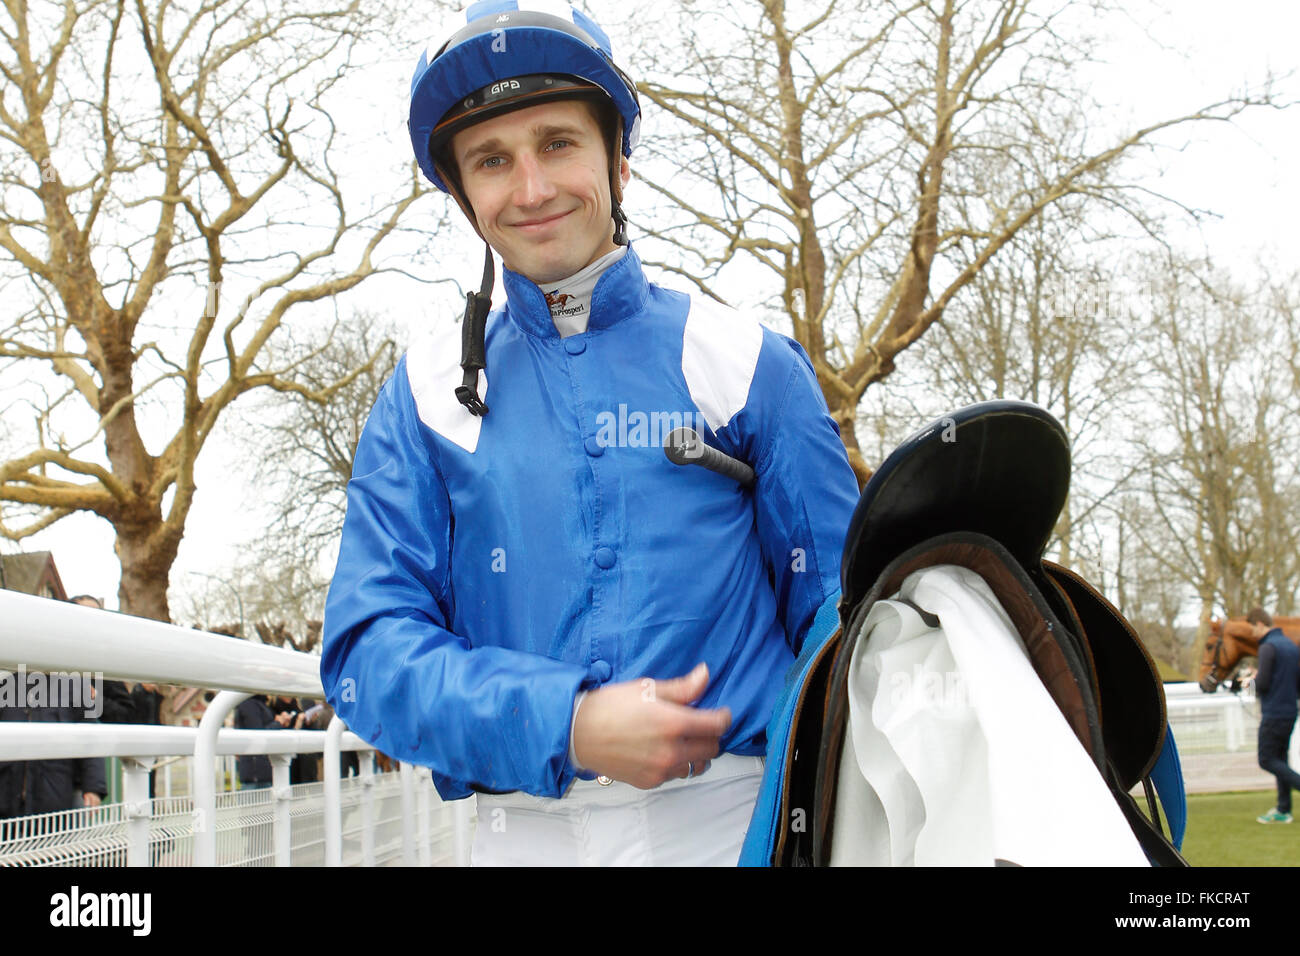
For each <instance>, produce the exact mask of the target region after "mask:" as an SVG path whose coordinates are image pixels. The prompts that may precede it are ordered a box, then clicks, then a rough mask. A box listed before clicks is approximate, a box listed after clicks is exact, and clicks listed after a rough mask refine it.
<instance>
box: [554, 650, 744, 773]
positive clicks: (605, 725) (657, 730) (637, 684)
mask: <svg viewBox="0 0 1300 956" xmlns="http://www.w3.org/2000/svg"><path fill="white" fill-rule="evenodd" d="M708 686H709V669H708V667H706V666H705V665H704V664H700V665H698V666H697V667H696V668H695V670H693V671H691V672H690V673H689V674H687V675H686V676H685V677H677V678H674V679H673V680H660V681H656V680H651V679H650V678H648V677H646V678H642V679H641V680H634V681H626V682H624V683H621V684H610V685H608V686H606V687H602V688H600V689H599V690H593V691H590V692H589V693H588V694H587V696H586V698H585V699H584V700H583V702H582V706H581V707H579V708H578V717H577V719H576V720H575V721H574V725H573V753H574V756H575V757H577V758H578V763H580V764H582V766H584V767H586V768H587V769H588V770H591V771H594V772H595V773H598V774H603V775H604V776H606V777H612V778H613V779H615V780H622V781H625V782H627V783H630V784H632V786H634V787H639V788H641V789H642V790H651V789H653V788H655V787H657V786H659V785H660V784H661V783H663V782H664V781H665V780H672V779H673V778H674V777H685V776H688V775H689V771H690V767H689V764H692V763H693V764H694V772H695V773H696V774H699V773H701V772H703V770H704V769H705V767H706V766H707V765H708V761H709V760H711V759H712V758H714V757H716V756H717V755H718V739H719V738H720V737H721V736H722V735H723V734H724V733H726V730H727V728H728V727H729V726H731V710H730V708H727V707H721V708H719V709H717V710H697V709H696V708H694V707H689V706H687V705H688V704H690V703H691V701H694V700H698V699H699V698H700V696H701V695H702V694H703V693H704V689H705V688H706V687H708Z"/></svg>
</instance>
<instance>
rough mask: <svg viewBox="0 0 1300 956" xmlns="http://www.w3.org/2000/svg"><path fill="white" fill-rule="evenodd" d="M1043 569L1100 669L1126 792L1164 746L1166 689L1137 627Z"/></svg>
mask: <svg viewBox="0 0 1300 956" xmlns="http://www.w3.org/2000/svg"><path fill="white" fill-rule="evenodd" d="M1043 568H1044V570H1045V571H1046V572H1047V574H1048V576H1049V577H1050V578H1051V580H1052V581H1053V582H1054V583H1055V584H1056V586H1057V587H1059V588H1061V590H1062V591H1063V592H1065V595H1066V596H1067V597H1068V598H1069V600H1070V603H1071V604H1072V605H1073V608H1074V612H1075V613H1076V614H1077V615H1078V617H1079V622H1080V624H1081V625H1082V627H1083V635H1084V638H1085V640H1086V641H1087V644H1088V647H1089V648H1090V649H1091V651H1092V658H1093V661H1094V662H1095V666H1096V674H1097V688H1098V703H1099V705H1100V710H1101V729H1102V735H1103V739H1104V740H1105V742H1106V755H1107V757H1108V758H1109V759H1110V763H1111V766H1112V767H1113V768H1114V770H1115V773H1116V775H1117V776H1118V780H1117V783H1118V784H1119V786H1120V787H1121V788H1122V789H1123V790H1125V791H1128V790H1131V789H1133V787H1135V786H1137V784H1138V782H1139V781H1140V780H1142V778H1143V777H1145V776H1147V774H1149V773H1150V772H1151V768H1152V767H1154V766H1155V763H1156V760H1157V759H1159V757H1160V751H1161V748H1162V747H1163V746H1164V740H1165V732H1166V730H1167V728H1168V716H1167V712H1166V709H1165V695H1164V685H1163V684H1162V683H1161V681H1160V672H1159V670H1158V669H1157V668H1156V665H1155V663H1154V662H1153V661H1152V660H1151V655H1150V654H1149V653H1147V649H1146V648H1145V647H1144V646H1143V645H1142V641H1141V639H1140V638H1139V637H1138V635H1137V632H1136V631H1134V630H1133V626H1132V625H1131V624H1129V622H1128V621H1127V620H1126V619H1125V617H1124V615H1123V614H1121V613H1120V612H1119V610H1118V609H1117V608H1116V607H1115V606H1114V605H1113V604H1111V603H1110V602H1109V601H1107V600H1106V598H1104V597H1103V596H1102V595H1101V594H1100V593H1099V592H1098V591H1097V590H1096V589H1095V588H1094V587H1092V585H1090V584H1089V583H1088V582H1087V581H1085V580H1083V578H1081V577H1079V575H1077V574H1075V573H1074V572H1073V571H1071V570H1069V569H1068V568H1063V567H1061V566H1060V565H1059V564H1053V563H1052V562H1050V561H1044V562H1043Z"/></svg>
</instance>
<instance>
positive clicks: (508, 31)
mask: <svg viewBox="0 0 1300 956" xmlns="http://www.w3.org/2000/svg"><path fill="white" fill-rule="evenodd" d="M464 18H465V25H464V26H462V27H460V29H458V30H456V31H455V32H454V33H453V34H452V35H451V36H450V38H448V39H447V40H446V41H445V42H442V43H441V44H440V45H437V46H435V43H438V41H437V40H434V41H432V42H431V43H430V44H429V47H428V48H427V49H426V50H425V51H424V53H423V54H421V56H420V62H419V64H418V65H417V66H416V68H415V76H414V77H412V79H411V118H410V131H411V145H412V147H413V148H414V149H415V158H416V160H417V161H418V162H419V164H420V169H421V170H423V171H424V175H425V176H427V177H428V178H429V180H430V181H431V182H432V183H433V184H434V185H435V186H437V187H438V188H439V189H441V190H442V191H443V192H451V188H450V187H449V185H448V183H447V182H445V181H444V180H443V178H442V175H441V173H440V171H439V170H438V168H437V166H436V164H435V155H436V153H437V152H438V150H439V149H440V148H441V146H442V145H444V144H445V143H446V142H447V141H448V140H449V139H450V138H451V136H452V135H453V134H454V133H455V132H457V131H458V130H460V129H463V128H465V127H466V126H469V125H471V124H473V123H478V122H482V121H483V120H485V119H489V118H491V117H493V116H499V115H500V114H502V113H507V112H510V111H511V110H517V109H523V108H525V107H529V106H535V105H538V104H539V103H544V102H548V101H551V100H557V99H572V98H574V97H582V96H594V97H595V98H598V99H607V100H608V101H609V102H611V103H612V104H613V105H614V107H615V109H616V110H617V111H618V115H619V117H620V118H621V120H622V123H621V125H622V132H623V135H622V144H621V145H622V152H623V155H624V156H630V155H631V154H632V149H633V147H635V146H636V144H637V140H638V139H639V138H640V133H641V106H640V103H639V102H638V100H637V94H636V86H635V84H633V83H632V81H631V80H630V79H628V77H627V75H626V74H624V73H623V71H622V70H620V69H619V68H618V67H617V66H615V65H614V61H613V59H612V57H611V53H610V42H609V37H608V36H607V35H606V34H605V31H604V30H602V29H601V28H600V26H599V24H597V23H596V21H595V20H593V19H591V17H589V16H587V14H585V13H583V12H582V11H581V10H578V9H577V8H576V7H569V6H567V5H565V4H563V3H558V2H547V0H480V2H478V3H475V4H473V5H472V6H470V7H469V8H468V9H466V10H465V11H464ZM611 174H612V175H614V174H616V170H611Z"/></svg>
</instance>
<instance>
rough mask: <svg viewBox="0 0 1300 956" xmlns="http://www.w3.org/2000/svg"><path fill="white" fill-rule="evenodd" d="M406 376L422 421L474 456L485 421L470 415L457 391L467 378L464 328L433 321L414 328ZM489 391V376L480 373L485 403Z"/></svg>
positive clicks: (479, 386) (408, 350)
mask: <svg viewBox="0 0 1300 956" xmlns="http://www.w3.org/2000/svg"><path fill="white" fill-rule="evenodd" d="M406 377H407V378H408V379H409V380H410V383H411V396H412V397H413V398H414V399H415V407H416V408H417V409H418V410H419V413H420V421H422V422H424V424H426V425H428V426H429V427H430V428H432V429H433V430H434V431H435V432H437V433H438V434H439V435H441V436H442V437H443V438H446V439H447V440H448V441H450V442H455V443H456V444H457V445H459V446H460V447H461V448H464V449H465V450H466V451H467V452H470V453H471V454H472V453H473V452H474V449H475V448H477V447H478V433H479V429H480V428H482V427H483V419H482V418H480V417H479V416H477V415H473V414H470V411H469V409H467V408H466V407H465V406H464V405H462V404H461V403H460V401H459V400H458V399H457V398H456V389H457V388H458V387H459V386H460V384H461V382H462V381H463V380H464V377H465V373H464V371H463V370H462V369H461V367H460V326H459V325H456V324H455V323H452V322H447V321H431V322H428V323H427V324H422V325H420V326H419V327H418V328H413V329H412V332H411V345H410V348H408V349H407V352H406ZM487 388H488V383H487V374H486V373H485V372H479V373H478V395H479V398H481V399H483V401H484V403H485V404H486V402H487V400H488V392H487Z"/></svg>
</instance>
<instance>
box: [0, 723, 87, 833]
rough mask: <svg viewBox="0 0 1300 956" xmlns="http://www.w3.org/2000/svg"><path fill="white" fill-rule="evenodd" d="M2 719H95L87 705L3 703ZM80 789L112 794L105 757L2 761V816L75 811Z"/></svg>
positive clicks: (0, 806)
mask: <svg viewBox="0 0 1300 956" xmlns="http://www.w3.org/2000/svg"><path fill="white" fill-rule="evenodd" d="M0 721H9V722H33V723H35V722H54V723H83V722H93V718H91V717H88V716H87V715H86V711H85V708H83V707H73V706H55V707H50V706H41V707H29V706H24V705H22V704H21V703H16V704H13V705H6V704H0ZM77 791H81V792H82V793H97V794H99V796H100V797H101V798H103V797H104V796H105V795H107V793H108V785H107V779H106V775H105V773H104V758H103V757H85V758H83V759H80V760H11V761H3V762H0V817H19V816H26V815H27V814H30V813H51V812H53V811H55V810H73V809H76V808H78V807H79V806H80V804H79V803H78V801H77Z"/></svg>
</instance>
